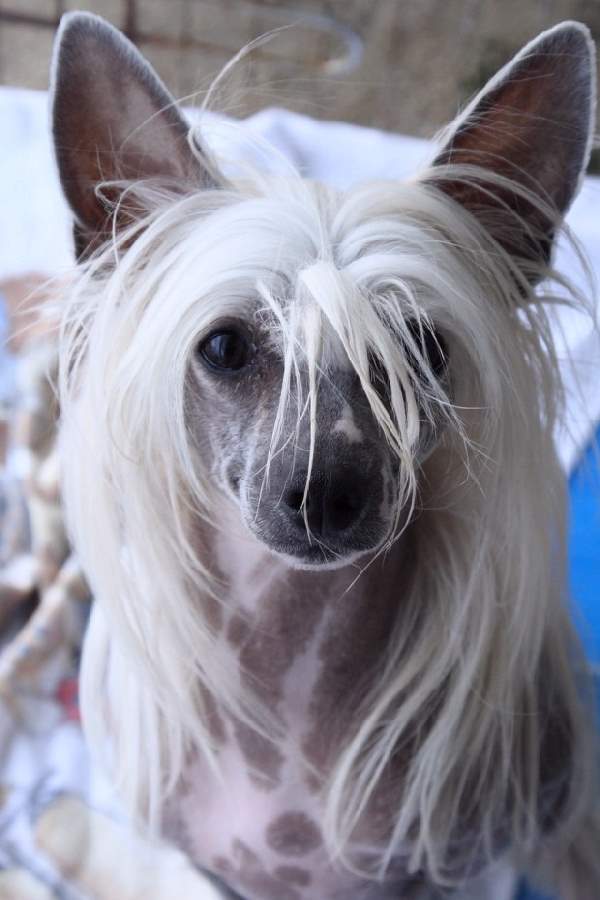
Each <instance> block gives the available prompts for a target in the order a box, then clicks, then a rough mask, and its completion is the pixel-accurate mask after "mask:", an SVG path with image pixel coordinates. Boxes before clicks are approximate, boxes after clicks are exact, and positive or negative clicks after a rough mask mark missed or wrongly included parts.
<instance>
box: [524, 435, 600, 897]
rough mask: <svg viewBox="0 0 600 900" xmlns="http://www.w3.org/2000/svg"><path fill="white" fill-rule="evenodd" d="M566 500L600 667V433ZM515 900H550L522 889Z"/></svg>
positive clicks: (575, 576)
mask: <svg viewBox="0 0 600 900" xmlns="http://www.w3.org/2000/svg"><path fill="white" fill-rule="evenodd" d="M569 496H570V523H569V565H570V578H571V591H572V594H573V599H574V601H575V620H576V622H577V625H578V628H579V632H580V634H581V638H582V640H583V642H584V645H585V648H586V650H587V653H588V655H589V657H590V659H592V660H593V661H594V662H596V663H600V429H599V430H598V432H597V434H596V441H595V442H594V443H593V444H592V445H591V446H590V447H589V448H588V450H587V452H586V454H585V456H584V457H583V459H582V460H581V462H580V463H579V465H578V466H577V468H576V470H575V472H574V473H573V475H572V476H571V479H570V481H569ZM599 895H600V890H599ZM515 900H553V898H551V897H547V896H545V895H543V894H540V893H538V892H536V891H533V890H532V889H531V888H528V887H527V886H526V885H523V886H522V887H521V888H520V890H519V891H518V893H517V896H516V898H515ZM554 900H557V898H554Z"/></svg>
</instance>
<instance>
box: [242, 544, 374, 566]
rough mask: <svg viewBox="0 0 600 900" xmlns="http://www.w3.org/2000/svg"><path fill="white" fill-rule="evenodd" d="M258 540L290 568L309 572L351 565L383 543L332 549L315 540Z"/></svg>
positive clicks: (369, 554)
mask: <svg viewBox="0 0 600 900" xmlns="http://www.w3.org/2000/svg"><path fill="white" fill-rule="evenodd" d="M259 540H260V542H261V543H262V544H263V545H264V546H265V547H266V549H267V550H269V552H270V553H272V554H273V555H274V556H276V557H277V558H278V559H280V560H282V561H283V562H284V563H285V564H286V565H287V566H289V568H290V569H300V570H303V571H311V572H323V571H325V572H326V571H332V570H334V569H343V568H345V567H346V566H350V565H353V564H355V563H356V562H358V561H359V560H361V559H363V558H366V557H368V556H371V555H372V554H373V553H375V552H376V551H377V550H378V549H379V548H380V547H381V545H382V543H383V541H380V542H379V543H378V544H376V545H375V546H368V547H360V548H356V547H353V548H348V549H344V548H339V549H335V550H333V549H330V548H327V547H324V546H323V545H321V544H318V543H316V542H313V543H309V542H308V541H298V542H291V541H290V542H289V543H283V542H281V543H280V542H277V543H273V542H268V541H265V540H264V538H259Z"/></svg>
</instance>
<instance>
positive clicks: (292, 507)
mask: <svg viewBox="0 0 600 900" xmlns="http://www.w3.org/2000/svg"><path fill="white" fill-rule="evenodd" d="M305 486H306V473H304V474H303V475H302V476H299V477H297V478H295V479H294V482H293V483H292V485H290V486H289V488H288V490H287V491H286V492H285V494H284V496H283V498H282V503H283V505H284V507H285V508H286V510H287V511H288V512H289V515H290V518H292V520H293V521H295V523H296V524H297V526H298V527H299V528H304V515H303V512H302V500H303V498H304V490H305ZM365 493H366V492H365V489H364V485H363V483H362V479H361V478H360V475H358V474H357V473H356V472H352V473H351V472H343V473H339V474H334V475H330V476H328V477H324V476H321V475H320V474H319V473H316V474H315V473H312V474H311V477H310V482H309V486H308V493H307V497H306V519H307V521H308V527H309V529H310V531H311V533H312V534H314V535H315V536H316V537H321V538H324V539H326V538H328V537H329V538H333V537H335V536H339V535H340V534H341V533H342V532H344V531H348V529H350V528H351V527H352V526H353V525H355V524H356V522H357V521H358V519H359V518H360V517H361V513H362V511H363V508H364V505H365Z"/></svg>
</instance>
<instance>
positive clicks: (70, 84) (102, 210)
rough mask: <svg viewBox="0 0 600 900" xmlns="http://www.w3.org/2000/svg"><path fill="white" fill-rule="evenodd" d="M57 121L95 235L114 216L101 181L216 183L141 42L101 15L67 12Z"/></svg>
mask: <svg viewBox="0 0 600 900" xmlns="http://www.w3.org/2000/svg"><path fill="white" fill-rule="evenodd" d="M53 122H54V140H55V148H56V155H57V161H58V167H59V172H60V177H61V182H62V186H63V190H64V192H65V194H66V197H67V200H68V201H69V203H70V205H71V208H72V209H73V212H74V213H75V216H76V219H77V221H78V225H79V232H80V234H84V233H85V232H88V237H89V238H90V239H92V240H94V238H96V239H97V237H98V235H100V234H102V233H105V232H106V229H107V218H108V215H109V211H108V210H107V208H106V204H104V203H103V202H102V199H101V198H99V197H98V196H97V192H96V188H97V186H98V184H99V183H100V182H103V181H118V180H122V179H125V180H128V181H136V180H140V179H147V178H162V179H164V180H165V181H166V182H168V183H169V184H171V185H173V187H175V186H176V185H177V184H179V185H180V186H181V188H182V189H185V190H189V189H190V188H194V187H200V186H203V185H204V186H206V185H207V184H208V182H209V176H208V175H207V173H206V172H203V171H202V168H201V165H200V163H199V162H198V160H197V158H196V156H195V155H194V154H193V153H192V150H191V148H190V146H189V144H188V140H187V135H188V131H189V125H188V123H187V122H186V120H185V119H184V118H183V116H182V115H181V114H180V112H179V110H178V108H177V105H176V103H175V100H174V99H173V97H172V96H171V95H170V94H169V92H168V91H167V90H166V88H165V87H164V85H163V84H162V82H161V81H160V79H159V78H158V76H157V75H156V73H155V72H154V71H153V69H152V68H151V67H150V66H149V65H148V63H146V61H145V60H144V58H143V57H142V56H141V54H140V53H139V52H138V50H137V49H136V48H135V47H134V45H133V44H131V42H130V41H128V40H127V39H126V38H125V37H124V36H123V35H122V34H120V33H119V32H118V31H117V30H116V29H115V28H113V27H112V26H111V25H109V24H108V23H106V22H104V21H103V20H101V19H99V18H97V17H95V16H90V15H88V14H84V13H78V14H74V15H70V16H67V17H66V19H65V24H64V25H63V27H62V28H61V32H60V34H59V38H58V40H57V49H56V55H55V69H54V103H53ZM115 190H116V189H115ZM103 193H104V194H105V195H106V196H108V197H109V199H114V197H113V198H110V190H104V191H103Z"/></svg>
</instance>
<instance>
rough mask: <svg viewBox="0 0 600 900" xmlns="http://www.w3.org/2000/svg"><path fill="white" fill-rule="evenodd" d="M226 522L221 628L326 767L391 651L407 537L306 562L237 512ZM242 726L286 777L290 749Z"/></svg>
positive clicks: (243, 738)
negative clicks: (389, 545) (282, 551)
mask: <svg viewBox="0 0 600 900" xmlns="http://www.w3.org/2000/svg"><path fill="white" fill-rule="evenodd" d="M221 525H222V527H221V528H220V529H219V530H218V531H217V532H215V537H214V541H215V546H214V550H215V557H214V558H216V559H217V561H218V564H219V568H220V570H221V572H222V573H224V579H225V584H226V586H225V596H226V602H225V604H224V608H223V609H222V611H221V615H220V627H221V633H222V634H223V636H224V638H225V640H226V642H227V646H228V647H229V648H230V649H231V652H232V653H234V654H235V656H236V657H237V659H238V660H239V667H240V675H241V677H242V679H245V680H246V681H247V680H251V682H252V684H253V686H254V689H255V690H256V692H257V693H258V695H259V697H260V699H262V700H263V701H264V702H265V703H266V704H268V707H269V709H271V710H272V711H275V712H276V714H277V715H278V717H279V718H280V719H281V722H282V725H283V727H284V729H285V732H286V734H287V735H289V739H290V740H289V746H290V751H291V752H299V753H300V754H302V755H303V756H305V758H306V760H307V761H308V763H309V764H310V765H311V766H315V767H316V768H317V769H318V770H321V771H322V770H323V769H325V768H326V767H327V762H328V756H329V754H330V753H332V752H333V753H334V752H335V749H336V748H335V744H336V737H337V733H338V732H337V727H338V725H339V727H340V728H343V729H344V732H345V734H346V736H347V734H348V725H349V718H348V716H349V713H350V712H351V710H352V708H353V705H354V709H355V708H356V701H357V698H358V696H359V695H363V696H364V691H365V689H368V686H369V676H370V675H371V676H372V677H374V676H375V674H376V671H377V667H378V664H379V663H380V662H381V660H382V658H383V656H384V655H385V647H386V645H387V642H388V640H389V639H390V634H391V631H392V628H393V625H394V623H395V622H396V621H397V619H398V612H399V604H401V602H402V593H403V586H404V585H405V584H406V583H407V581H406V580H407V578H408V577H410V576H409V571H410V568H411V567H410V559H409V558H408V557H409V555H410V554H409V550H408V547H409V545H408V543H407V539H403V540H402V541H398V542H397V543H396V544H395V545H394V547H393V549H392V550H391V551H388V552H387V553H386V554H381V555H380V556H379V557H378V558H375V559H364V558H363V559H362V560H360V561H359V562H357V563H355V564H351V565H348V566H345V567H343V568H339V569H335V570H323V571H319V570H312V571H306V570H300V569H294V568H292V567H290V565H289V564H288V563H287V562H286V561H284V560H282V559H280V558H277V557H275V556H274V555H273V554H272V553H270V552H269V551H268V550H266V549H265V548H264V547H263V546H262V545H261V544H260V543H259V542H258V541H256V540H255V539H254V538H253V537H252V536H251V535H250V534H249V533H248V532H247V531H245V529H244V528H243V526H242V525H241V523H240V522H239V519H237V518H236V516H235V513H231V512H228V513H226V514H224V517H223V521H222V523H221ZM236 735H237V740H238V742H239V743H240V748H241V749H242V752H243V753H244V755H245V756H246V757H247V761H248V763H249V765H250V766H251V767H252V768H254V769H255V770H258V771H259V772H260V773H261V777H264V778H265V780H266V781H267V782H269V781H270V780H271V779H273V780H274V781H277V780H278V779H279V777H280V770H281V767H282V765H283V762H284V761H283V759H282V757H281V754H280V753H279V752H278V751H277V750H276V749H275V748H274V747H273V746H270V745H269V743H268V742H267V741H262V740H261V739H260V738H259V736H257V735H255V734H254V735H252V736H250V735H249V734H248V733H247V731H246V729H245V728H244V727H242V726H239V727H237V728H236ZM286 743H287V741H286Z"/></svg>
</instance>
